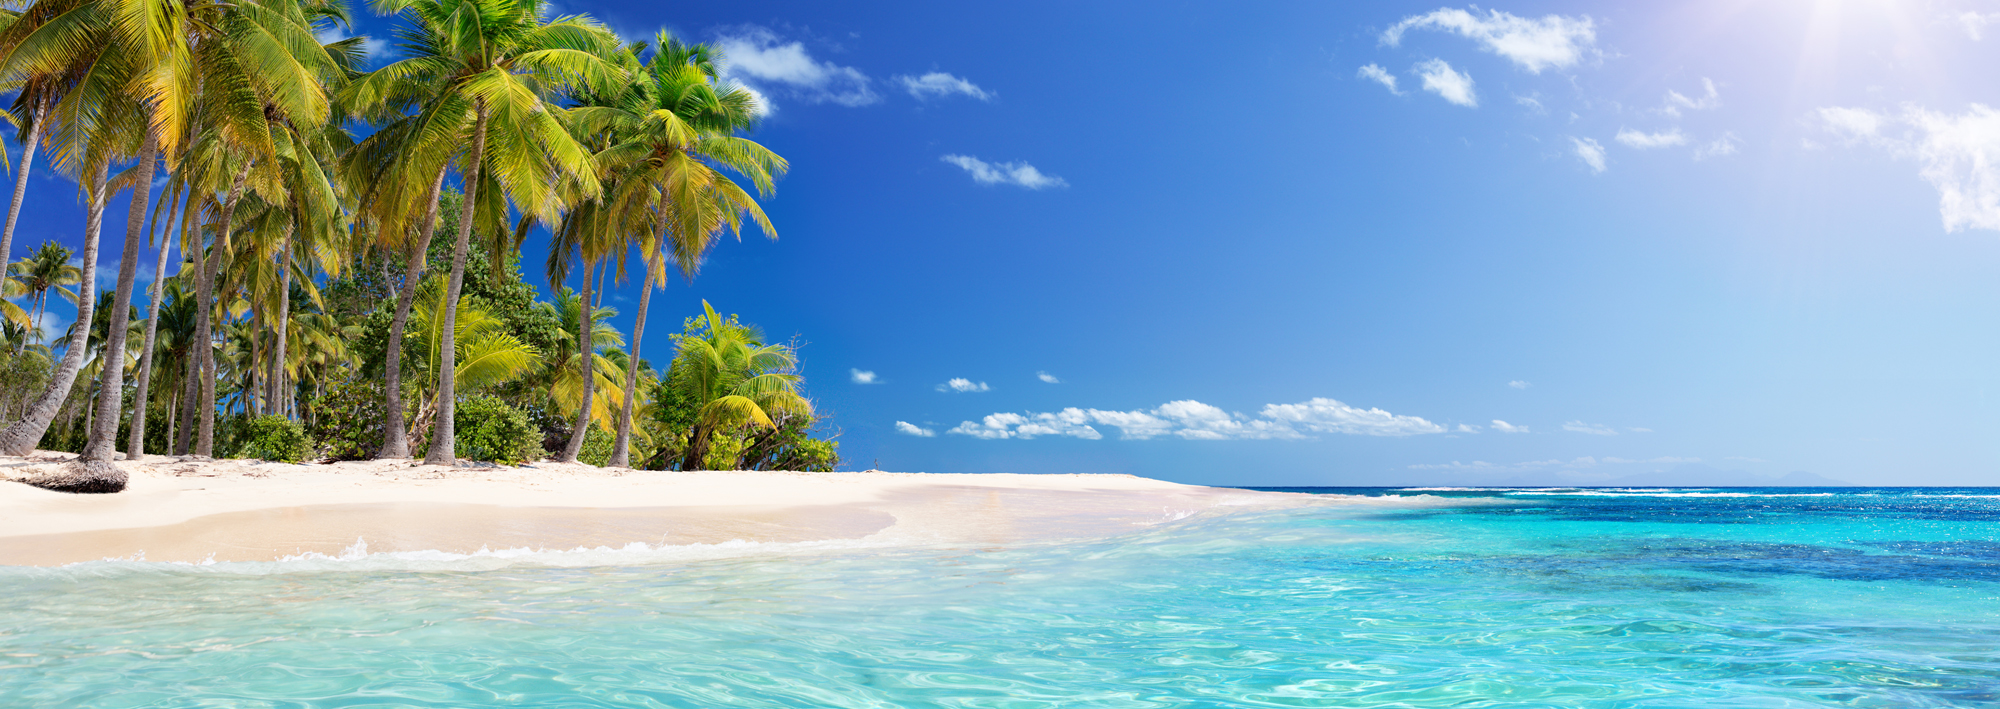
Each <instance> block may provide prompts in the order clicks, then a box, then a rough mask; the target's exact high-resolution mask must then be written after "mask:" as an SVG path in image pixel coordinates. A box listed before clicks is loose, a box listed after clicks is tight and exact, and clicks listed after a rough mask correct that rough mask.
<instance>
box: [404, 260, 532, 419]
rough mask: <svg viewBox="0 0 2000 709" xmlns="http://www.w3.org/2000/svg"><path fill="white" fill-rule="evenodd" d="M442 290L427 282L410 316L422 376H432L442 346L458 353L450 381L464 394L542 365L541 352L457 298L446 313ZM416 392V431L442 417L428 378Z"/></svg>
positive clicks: (437, 390) (440, 391)
mask: <svg viewBox="0 0 2000 709" xmlns="http://www.w3.org/2000/svg"><path fill="white" fill-rule="evenodd" d="M443 285H444V284H442V283H440V282H438V281H437V280H432V281H431V282H429V283H426V284H425V285H424V291H425V293H424V294H422V295H420V296H419V298H418V301H419V302H418V304H417V306H416V308H415V310H414V311H413V312H412V313H411V315H410V318H411V324H412V325H414V326H415V328H414V329H415V331H416V339H417V342H416V344H417V351H418V353H419V354H418V362H417V363H418V364H420V365H422V366H423V367H424V371H425V372H426V373H428V372H432V371H436V370H435V369H434V368H435V367H436V366H437V363H438V362H441V361H443V360H444V356H443V353H442V350H443V349H444V347H446V346H447V345H449V346H452V347H456V348H457V349H458V352H457V353H456V355H457V356H456V357H453V358H452V366H453V369H454V371H453V372H452V375H453V376H452V381H454V382H457V383H458V384H459V385H462V386H463V387H464V389H465V391H468V392H476V391H479V390H481V389H484V388H487V387H492V386H497V385H500V384H504V383H506V382H508V381H511V380H513V379H516V378H519V377H521V376H524V375H526V374H528V373H529V372H531V371H533V370H534V369H535V368H536V367H537V366H539V365H540V364H541V353H540V352H537V351H536V350H535V348H534V347H533V346H531V345H528V344H526V343H524V342H521V340H520V338H517V337H515V336H514V335H512V334H511V333H508V332H507V331H506V326H505V325H504V324H503V323H502V322H501V321H500V319H499V318H496V317H494V316H493V315H492V314H490V313H488V312H486V310H485V309H484V308H481V307H479V306H478V305H477V304H475V303H473V302H471V300H470V299H469V298H465V297H463V296H461V297H460V302H459V304H458V307H456V308H446V307H445V302H444V298H445V293H446V289H445V288H444V287H443ZM447 313H450V314H451V316H452V317H453V320H452V322H453V323H454V326H453V327H452V328H451V330H452V331H453V332H452V337H450V338H447V337H446V336H445V327H444V324H445V317H446V314H447ZM419 388H420V389H421V390H422V393H421V394H420V395H419V396H418V397H417V399H418V401H419V404H418V409H417V423H416V425H414V426H413V427H412V428H414V429H416V430H419V431H421V430H423V429H424V424H425V423H426V422H434V421H435V418H436V417H437V416H441V415H442V411H443V407H442V406H441V403H442V400H443V397H444V391H443V389H442V388H441V387H439V386H437V381H436V380H435V379H431V378H429V377H424V378H423V379H422V380H420V381H419Z"/></svg>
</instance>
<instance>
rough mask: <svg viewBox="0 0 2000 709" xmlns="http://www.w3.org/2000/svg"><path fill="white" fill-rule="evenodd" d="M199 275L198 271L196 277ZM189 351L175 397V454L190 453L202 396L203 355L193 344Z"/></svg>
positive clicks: (182, 367) (197, 266)
mask: <svg viewBox="0 0 2000 709" xmlns="http://www.w3.org/2000/svg"><path fill="white" fill-rule="evenodd" d="M196 268H197V269H199V268H200V266H199V265H196ZM199 277H200V274H199V272H197V274H196V278H197V279H199ZM187 353H188V357H187V358H186V363H185V364H183V365H182V366H181V393H180V395H179V396H177V397H175V398H174V402H175V403H174V412H175V413H174V418H175V419H177V420H179V421H180V422H181V423H180V429H179V433H176V434H175V435H174V455H187V454H188V441H189V439H190V437H191V436H192V435H193V432H194V402H195V400H196V399H199V398H201V391H200V390H199V389H197V388H196V387H195V381H196V380H198V379H200V378H201V371H200V370H201V357H199V356H196V355H195V354H194V349H193V346H192V345H190V346H189V349H188V351H187Z"/></svg>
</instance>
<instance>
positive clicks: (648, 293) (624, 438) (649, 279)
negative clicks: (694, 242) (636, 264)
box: [606, 219, 665, 468]
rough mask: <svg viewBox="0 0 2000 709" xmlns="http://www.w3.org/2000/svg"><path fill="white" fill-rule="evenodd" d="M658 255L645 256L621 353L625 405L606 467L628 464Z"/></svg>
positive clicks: (629, 463)
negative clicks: (634, 317)
mask: <svg viewBox="0 0 2000 709" xmlns="http://www.w3.org/2000/svg"><path fill="white" fill-rule="evenodd" d="M661 221H665V220H664V219H662V220H661ZM658 258H659V257H658V255H653V256H652V257H651V258H648V259H647V261H648V263H647V264H646V277H645V279H646V280H645V285H644V286H643V287H642V289H641V290H640V291H639V320H638V322H636V323H633V324H632V347H631V349H630V351H628V352H627V353H626V355H625V405H624V406H623V407H620V408H621V409H622V410H621V411H619V413H618V441H617V442H616V443H613V444H612V445H611V461H610V462H609V463H607V464H606V466H607V467H612V468H629V467H632V407H633V406H635V403H634V402H636V401H638V400H639V338H641V337H644V336H645V335H646V308H647V306H649V305H651V304H652V302H653V273H654V272H655V270H656V269H658V268H659V266H660V264H658V263H657V262H656V261H655V260H656V259H658Z"/></svg>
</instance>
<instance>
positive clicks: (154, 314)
mask: <svg viewBox="0 0 2000 709" xmlns="http://www.w3.org/2000/svg"><path fill="white" fill-rule="evenodd" d="M178 196H179V195H178V194H176V195H174V197H178ZM174 197H169V198H168V201H167V228H168V229H172V228H173V223H174V215H176V214H179V213H180V206H181V203H180V200H179V199H175V198H174ZM153 218H154V220H155V221H154V223H153V228H149V229H147V234H148V238H151V234H152V232H153V231H154V230H156V229H157V228H158V227H159V222H158V221H157V220H158V219H159V215H158V214H157V213H156V214H154V215H153ZM173 256H174V240H173V239H172V238H170V237H161V238H160V259H159V261H158V262H157V263H154V264H153V285H151V286H147V287H146V290H147V291H148V292H147V296H148V297H149V299H150V300H151V302H150V303H148V304H147V306H146V340H145V342H144V343H142V344H141V345H140V347H139V374H138V378H137V380H136V381H135V382H134V383H133V388H132V431H131V433H130V434H129V435H127V436H126V437H125V459H126V460H142V459H144V458H145V457H146V408H147V406H146V397H147V395H148V391H149V390H150V389H151V388H152V384H153V360H154V359H156V358H155V357H154V356H153V347H154V346H155V345H157V344H159V333H160V300H161V299H162V298H163V297H164V296H165V295H166V291H167V288H166V281H167V261H168V260H170V259H172V258H173ZM166 414H167V418H169V419H172V418H173V415H174V412H173V409H172V408H168V409H167V410H166ZM169 438H172V436H169Z"/></svg>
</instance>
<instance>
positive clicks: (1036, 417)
mask: <svg viewBox="0 0 2000 709" xmlns="http://www.w3.org/2000/svg"><path fill="white" fill-rule="evenodd" d="M1091 424H1096V425H1098V426H1110V427H1113V428H1116V429H1118V430H1119V437H1120V438H1125V439H1130V440H1148V439H1152V438H1158V437H1161V436H1174V437H1177V438H1183V439H1188V440H1211V441H1219V440H1258V439H1296V438H1306V437H1308V436H1309V435H1310V434H1315V433H1344V434H1350V435H1365V436H1411V435H1420V434H1426V433H1443V432H1444V431H1445V428H1444V427H1443V426H1439V425H1437V424H1435V423H1431V422H1430V421H1426V420H1424V419H1422V418H1420V417H1416V416H1399V415H1396V414H1391V413H1389V412H1387V411H1383V410H1381V409H1361V408H1356V407H1353V406H1348V405H1347V404H1343V403H1341V402H1339V401H1335V400H1333V399H1326V398H1315V399H1310V400H1307V401H1304V402H1300V403H1297V404H1269V405H1266V406H1265V407H1264V408H1263V410H1262V411H1261V412H1260V414H1259V415H1258V416H1255V417H1252V416H1246V415H1244V414H1240V413H1231V412H1228V411H1224V410H1222V409H1220V408H1217V407H1215V406H1210V405H1208V404H1204V403H1201V402H1199V401H1194V400H1191V399H1185V400H1181V401H1171V402H1168V403H1166V404H1163V405H1161V406H1160V407H1159V408H1156V409H1150V410H1139V411H1105V410H1102V409H1080V408H1075V407H1071V408H1067V409H1063V410H1062V411H1059V412H1055V413H1031V414H1016V413H1007V412H1002V413H995V414H991V415H988V416H987V417H985V418H984V419H981V420H980V421H979V422H977V423H975V422H972V421H966V422H963V423H960V424H959V425H958V426H957V427H954V428H952V429H951V430H949V431H946V433H956V434H959V435H965V436H972V437H974V438H985V439H1002V438H1035V437H1037V436H1073V437H1076V438H1087V439H1092V440H1095V439H1097V438H1101V437H1102V435H1103V434H1101V433H1099V432H1098V431H1097V429H1096V428H1094V427H1092V425H1091Z"/></svg>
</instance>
